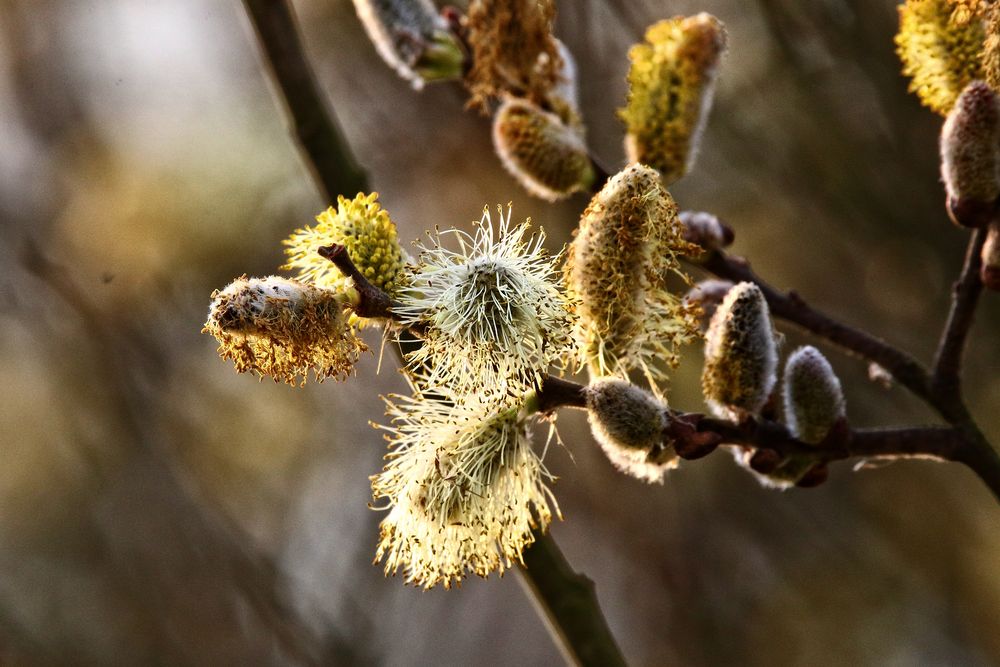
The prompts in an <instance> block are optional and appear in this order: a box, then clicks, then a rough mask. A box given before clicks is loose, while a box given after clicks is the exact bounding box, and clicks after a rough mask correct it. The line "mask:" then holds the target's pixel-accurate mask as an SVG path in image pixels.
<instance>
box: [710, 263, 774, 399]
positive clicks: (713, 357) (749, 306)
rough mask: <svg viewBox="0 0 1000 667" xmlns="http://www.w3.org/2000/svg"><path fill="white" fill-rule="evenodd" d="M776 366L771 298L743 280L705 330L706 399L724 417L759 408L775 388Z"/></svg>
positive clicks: (724, 300) (716, 312)
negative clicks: (769, 299)
mask: <svg viewBox="0 0 1000 667" xmlns="http://www.w3.org/2000/svg"><path fill="white" fill-rule="evenodd" d="M777 366H778V351H777V346H776V345H775V339H774V330H773V329H772V327H771V316H770V311H769V309H768V307H767V301H766V300H765V299H764V295H763V293H761V291H760V288H759V287H757V286H756V285H754V284H753V283H748V282H743V283H739V284H738V285H736V286H735V287H733V288H732V289H730V290H729V292H728V293H727V294H726V297H725V299H723V301H722V304H720V306H719V308H718V310H716V311H715V315H713V316H712V321H711V323H710V324H709V326H708V332H707V333H706V334H705V366H704V369H703V370H702V376H701V386H702V392H703V393H704V395H705V401H706V402H707V403H708V405H709V407H710V408H711V409H712V412H713V413H715V414H716V415H717V416H720V417H723V418H727V419H742V418H743V417H745V416H747V415H751V414H757V413H759V412H760V409H761V408H763V407H764V404H765V403H767V399H768V397H769V396H770V395H771V390H772V389H774V385H775V382H776V380H777V376H776V370H777Z"/></svg>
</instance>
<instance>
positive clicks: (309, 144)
mask: <svg viewBox="0 0 1000 667" xmlns="http://www.w3.org/2000/svg"><path fill="white" fill-rule="evenodd" d="M243 4H244V6H245V7H246V10H247V15H248V16H249V17H250V21H251V23H253V27H254V30H255V31H256V33H257V39H258V42H259V43H260V46H261V49H262V50H263V51H264V56H265V57H264V63H265V65H266V66H267V68H268V70H269V71H270V72H271V76H272V78H273V79H274V83H275V85H276V88H277V91H278V94H279V96H280V97H281V98H282V99H283V100H284V102H285V108H286V110H287V111H288V114H289V115H290V116H291V119H292V124H293V128H294V132H295V138H296V140H297V142H298V145H299V148H300V149H301V150H302V152H303V153H305V157H306V164H307V165H309V166H310V167H311V172H312V175H313V179H314V180H315V181H316V185H317V186H318V187H319V189H320V190H321V191H322V193H323V196H324V197H325V198H326V200H327V201H328V202H332V201H334V200H336V198H337V195H344V196H353V195H355V194H356V193H358V192H363V191H366V190H367V189H368V179H367V176H366V175H365V172H364V171H363V170H362V169H361V167H359V166H358V164H357V162H356V161H355V159H354V156H353V155H352V154H351V151H350V149H349V148H348V144H347V142H345V141H344V136H343V132H341V130H340V127H339V126H338V125H337V121H336V118H335V116H334V115H333V113H332V112H331V110H330V109H329V108H328V106H327V105H326V103H325V102H324V101H323V96H322V93H321V92H320V90H319V86H317V84H316V77H315V75H314V74H313V71H312V68H311V67H310V66H309V61H308V60H307V59H306V55H305V52H304V51H303V48H302V39H301V38H300V36H299V32H298V29H297V27H296V23H295V17H294V15H293V13H292V8H291V6H290V5H289V3H288V2H287V0H244V1H243Z"/></svg>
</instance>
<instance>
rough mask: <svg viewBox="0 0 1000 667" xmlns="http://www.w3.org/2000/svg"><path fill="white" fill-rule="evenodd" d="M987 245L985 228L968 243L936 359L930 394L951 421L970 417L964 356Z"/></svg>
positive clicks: (976, 233) (953, 290)
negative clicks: (964, 398) (966, 405)
mask: <svg viewBox="0 0 1000 667" xmlns="http://www.w3.org/2000/svg"><path fill="white" fill-rule="evenodd" d="M985 242H986V229H985V228H984V229H977V230H975V232H973V234H972V237H971V238H970V239H969V247H968V250H967V251H966V253H965V263H964V264H963V265H962V273H961V274H960V275H959V278H958V280H956V281H955V284H954V286H953V287H952V296H951V309H950V310H949V312H948V319H947V321H946V323H945V326H944V330H943V331H942V332H941V340H940V342H939V343H938V348H937V354H936V355H935V357H934V366H933V368H934V371H933V375H932V376H931V383H930V389H931V394H932V396H933V397H934V401H935V402H936V403H937V404H939V405H940V406H941V408H942V409H943V410H947V412H949V413H954V414H949V415H946V417H948V419H949V421H951V420H962V419H964V418H966V417H967V415H966V411H965V408H964V407H963V401H962V378H961V373H962V356H963V353H964V352H965V342H966V339H967V338H968V335H969V329H970V328H971V327H972V321H973V319H974V317H975V313H976V305H977V303H978V302H979V295H980V293H982V291H983V283H982V281H981V280H980V278H979V268H980V266H981V265H982V258H981V257H980V255H981V252H982V249H983V244H984V243H985Z"/></svg>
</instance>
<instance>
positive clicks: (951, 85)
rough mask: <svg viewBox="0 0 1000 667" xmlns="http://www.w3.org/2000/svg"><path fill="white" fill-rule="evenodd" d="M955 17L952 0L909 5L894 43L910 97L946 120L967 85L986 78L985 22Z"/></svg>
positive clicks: (912, 0) (903, 7) (927, 0)
mask: <svg viewBox="0 0 1000 667" xmlns="http://www.w3.org/2000/svg"><path fill="white" fill-rule="evenodd" d="M952 13H953V12H952V7H951V6H950V5H949V3H948V0H906V2H905V3H904V4H902V5H900V7H899V32H898V33H897V34H896V40H895V41H896V53H897V54H899V58H900V60H902V61H903V74H905V75H906V76H908V77H910V78H911V79H912V80H911V81H910V92H912V93H916V94H917V96H918V97H919V98H920V101H921V102H922V103H923V104H924V106H926V107H929V108H930V109H932V110H933V111H935V112H936V113H939V114H941V115H942V116H945V115H947V114H948V112H949V111H951V109H952V107H953V106H954V105H955V100H957V99H958V96H959V94H960V93H961V92H962V89H963V88H965V86H967V85H968V84H969V82H971V81H973V80H975V79H981V78H983V72H982V65H981V61H980V55H981V53H982V50H983V40H984V37H985V33H984V29H983V22H982V21H980V20H971V21H966V22H960V21H956V20H954V19H953V17H952Z"/></svg>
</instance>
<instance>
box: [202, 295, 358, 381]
mask: <svg viewBox="0 0 1000 667" xmlns="http://www.w3.org/2000/svg"><path fill="white" fill-rule="evenodd" d="M202 331H203V332H204V333H209V334H212V335H213V336H214V337H215V338H216V340H218V341H219V356H221V357H222V358H223V359H230V360H232V362H233V364H234V365H235V366H236V370H237V371H238V372H240V373H244V372H253V373H257V374H259V375H261V376H264V375H266V376H269V377H271V378H273V379H274V381H275V382H286V383H288V384H295V383H296V382H297V381H298V379H299V378H301V380H302V382H303V383H304V382H305V381H306V378H307V376H308V373H309V371H310V370H312V371H313V374H314V375H315V377H316V379H317V380H318V381H323V380H324V379H326V378H329V377H333V378H336V379H338V380H342V379H344V378H346V377H347V376H348V375H350V374H351V373H352V372H353V371H354V364H355V362H357V360H358V356H359V355H360V353H361V352H363V351H364V350H366V349H367V347H366V346H365V344H364V343H363V342H362V341H361V340H360V339H359V338H358V337H357V336H356V335H355V333H354V330H353V329H352V328H351V326H350V325H349V324H348V323H347V320H346V317H345V315H344V312H343V297H342V296H341V295H340V294H338V293H337V292H334V291H333V290H327V289H321V288H318V287H314V286H312V285H307V284H305V283H301V282H298V281H295V280H288V279H286V278H279V277H277V276H269V277H267V278H247V277H246V276H243V277H240V278H237V279H236V280H234V281H233V282H232V283H230V284H229V285H228V286H227V287H226V288H225V289H222V290H217V291H215V292H213V293H212V305H211V307H210V309H209V313H208V321H207V322H206V323H205V328H204V329H203V330H202Z"/></svg>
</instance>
